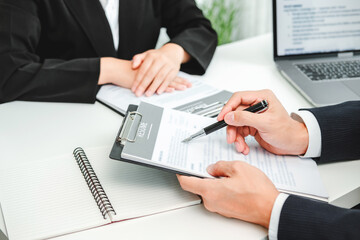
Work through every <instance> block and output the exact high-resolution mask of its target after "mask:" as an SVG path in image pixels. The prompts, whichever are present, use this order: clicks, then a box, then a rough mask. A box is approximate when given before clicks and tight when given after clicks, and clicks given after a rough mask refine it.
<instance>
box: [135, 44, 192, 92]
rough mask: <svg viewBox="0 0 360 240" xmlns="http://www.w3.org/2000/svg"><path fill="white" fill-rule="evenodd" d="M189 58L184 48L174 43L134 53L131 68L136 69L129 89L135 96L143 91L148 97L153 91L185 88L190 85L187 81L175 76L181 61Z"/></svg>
mask: <svg viewBox="0 0 360 240" xmlns="http://www.w3.org/2000/svg"><path fill="white" fill-rule="evenodd" d="M189 58H190V57H189V55H188V54H187V53H186V52H185V51H184V49H183V48H182V47H180V46H179V45H177V44H174V43H168V44H166V45H164V46H163V47H162V48H160V49H152V50H148V51H146V52H144V53H141V54H138V55H135V56H134V57H133V62H132V68H133V69H137V70H138V71H137V74H136V77H135V81H134V82H133V84H132V87H131V91H133V92H134V93H135V95H136V96H141V95H143V94H144V93H145V95H146V96H148V97H149V96H152V95H153V94H154V93H155V92H156V93H157V94H162V93H163V92H165V91H172V90H185V89H186V88H187V87H191V83H190V82H189V81H187V80H185V79H183V78H181V77H178V76H177V74H178V73H179V70H180V65H181V63H184V62H186V61H188V60H189Z"/></svg>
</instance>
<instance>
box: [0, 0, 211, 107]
mask: <svg viewBox="0 0 360 240" xmlns="http://www.w3.org/2000/svg"><path fill="white" fill-rule="evenodd" d="M161 27H165V28H167V33H168V35H169V36H170V38H171V42H173V43H177V44H179V45H180V46H182V47H183V48H184V49H185V50H186V51H187V52H188V53H189V54H190V55H191V56H192V60H191V61H190V62H189V63H187V64H184V65H183V66H182V70H183V71H186V72H189V73H192V74H203V73H204V72H205V70H206V68H207V66H208V65H209V63H210V60H211V58H212V56H213V53H214V51H215V48H216V45H217V36H216V33H215V31H214V30H213V29H212V28H211V24H210V22H209V21H208V20H207V19H205V18H204V16H203V15H202V12H201V11H200V10H199V9H198V8H197V6H196V4H195V2H194V0H120V6H119V37H120V41H119V49H118V51H115V49H114V44H113V38H112V33H111V29H110V26H109V24H108V21H107V18H106V15H105V12H104V10H103V8H102V6H101V4H100V2H99V0H0V103H1V102H8V101H12V100H16V99H19V100H31V101H61V102H94V101H95V97H96V93H97V90H98V86H97V82H98V77H99V71H100V60H99V58H100V57H118V58H121V59H126V60H130V59H131V58H132V57H133V56H134V55H135V54H138V53H141V52H144V51H146V50H149V49H152V48H154V47H155V45H156V42H157V39H158V35H159V31H160V28H161Z"/></svg>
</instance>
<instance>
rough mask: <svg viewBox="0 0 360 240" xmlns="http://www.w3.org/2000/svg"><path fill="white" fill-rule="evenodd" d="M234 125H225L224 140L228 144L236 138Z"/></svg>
mask: <svg viewBox="0 0 360 240" xmlns="http://www.w3.org/2000/svg"><path fill="white" fill-rule="evenodd" d="M236 131H237V129H236V127H234V126H229V125H228V126H227V127H226V141H227V143H228V144H232V143H234V142H235V139H236Z"/></svg>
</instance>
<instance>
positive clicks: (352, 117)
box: [307, 101, 360, 163]
mask: <svg viewBox="0 0 360 240" xmlns="http://www.w3.org/2000/svg"><path fill="white" fill-rule="evenodd" d="M307 110H308V111H310V112H312V113H313V114H314V116H315V117H316V119H317V121H318V123H319V126H320V131H321V157H320V159H319V160H318V161H319V163H327V162H333V161H341V160H354V159H360V101H353V102H345V103H342V104H338V105H334V106H327V107H320V108H313V109H307Z"/></svg>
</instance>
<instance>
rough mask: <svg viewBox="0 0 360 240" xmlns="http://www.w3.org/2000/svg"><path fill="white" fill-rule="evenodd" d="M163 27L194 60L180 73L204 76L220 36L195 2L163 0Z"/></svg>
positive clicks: (172, 39) (191, 0)
mask: <svg viewBox="0 0 360 240" xmlns="http://www.w3.org/2000/svg"><path fill="white" fill-rule="evenodd" d="M162 2H163V4H162V7H161V18H162V25H163V27H165V28H166V29H167V34H168V35H169V37H170V39H171V40H170V42H172V43H176V44H178V45H180V46H182V47H183V48H184V49H185V51H186V52H187V53H189V54H190V56H191V57H192V60H191V61H190V62H189V63H186V64H183V65H182V68H181V70H182V71H185V72H189V73H192V74H204V73H205V70H206V69H207V67H208V65H209V64H210V61H211V59H212V57H213V55H214V52H215V49H216V46H217V41H218V39H217V34H216V32H215V31H214V30H213V29H212V27H211V23H210V21H209V20H207V19H206V18H205V17H204V16H203V14H202V12H201V10H200V9H199V8H198V7H197V6H196V4H195V1H194V0H181V1H179V0H162Z"/></svg>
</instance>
